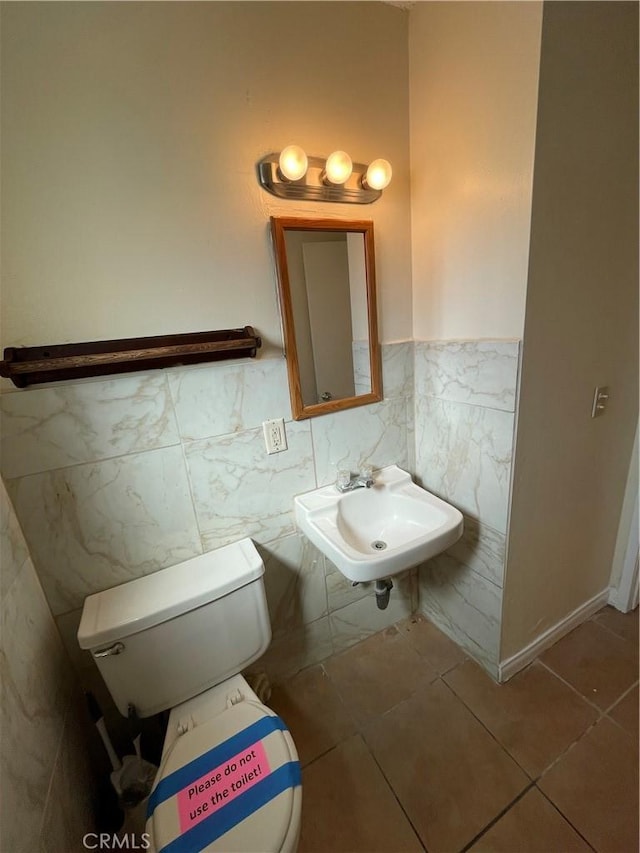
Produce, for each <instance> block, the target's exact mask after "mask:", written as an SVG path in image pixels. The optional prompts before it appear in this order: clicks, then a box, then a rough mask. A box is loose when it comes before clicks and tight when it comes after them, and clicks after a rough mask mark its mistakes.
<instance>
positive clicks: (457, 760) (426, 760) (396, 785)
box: [364, 681, 529, 853]
mask: <svg viewBox="0 0 640 853" xmlns="http://www.w3.org/2000/svg"><path fill="white" fill-rule="evenodd" d="M364 735H365V738H366V740H367V742H368V744H369V746H370V748H371V750H372V752H373V755H374V757H375V759H376V761H377V762H378V764H379V766H380V767H381V768H382V771H383V772H384V774H385V776H386V778H387V780H388V781H389V783H390V785H391V786H392V788H393V790H394V791H395V794H396V796H397V797H398V799H399V800H400V802H401V804H402V806H403V808H404V810H405V812H406V813H407V815H408V816H409V819H410V820H411V822H412V824H413V826H414V827H415V829H416V831H417V832H418V834H419V836H420V838H421V840H422V842H423V844H424V845H425V847H426V848H427V849H428V850H429V853H438V851H443V853H444V851H446V853H451V851H455V850H461V849H462V848H463V847H464V846H465V844H468V843H469V842H470V841H471V840H472V839H473V838H474V837H475V836H476V835H477V834H478V833H479V832H480V831H481V830H482V829H483V828H484V827H485V826H486V825H487V824H488V823H489V822H490V821H491V820H493V819H494V818H495V817H496V816H497V815H498V814H499V813H500V812H501V811H502V810H503V809H504V808H505V807H506V806H507V805H508V804H509V803H510V802H511V801H512V800H513V799H515V798H516V797H517V796H518V794H519V793H520V792H521V791H522V790H523V789H524V788H525V787H526V785H527V784H528V781H529V780H528V779H527V777H526V775H525V774H524V773H523V772H522V770H521V769H520V768H519V767H518V766H517V765H516V764H515V762H514V761H512V759H511V758H510V757H509V756H508V755H507V753H506V752H505V751H504V750H503V749H502V747H501V746H500V745H499V744H498V743H497V742H496V741H495V740H494V739H493V738H492V737H491V735H490V734H489V733H488V732H487V731H486V729H485V728H483V726H482V725H481V724H480V723H479V722H478V720H476V718H475V717H474V716H473V715H472V714H471V712H470V711H469V710H468V709H467V708H466V707H465V706H464V704H463V703H462V702H461V701H460V700H459V699H458V698H457V697H456V696H455V694H454V693H453V692H452V691H451V690H450V689H449V688H448V687H447V686H446V685H445V684H444V683H443V682H442V681H437V682H435V683H434V684H432V685H430V686H428V687H426V688H423V689H422V690H420V691H419V692H418V693H417V694H416V695H414V696H413V697H412V698H411V699H408V700H407V701H406V702H403V703H402V704H401V705H398V706H397V707H396V708H394V709H393V710H392V711H389V713H387V714H385V715H384V717H381V718H380V719H379V720H376V721H375V722H374V723H372V724H371V725H370V726H369V727H368V728H367V729H366V730H365V732H364Z"/></svg>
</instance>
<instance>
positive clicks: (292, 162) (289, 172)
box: [278, 145, 309, 181]
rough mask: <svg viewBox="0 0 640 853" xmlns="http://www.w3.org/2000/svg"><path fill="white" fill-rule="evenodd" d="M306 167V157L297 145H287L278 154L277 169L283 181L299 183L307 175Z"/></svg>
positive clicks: (307, 165) (307, 164) (307, 163)
mask: <svg viewBox="0 0 640 853" xmlns="http://www.w3.org/2000/svg"><path fill="white" fill-rule="evenodd" d="M308 167H309V162H308V160H307V155H306V154H305V152H304V148H300V146H299V145H287V147H286V148H283V149H282V151H281V152H280V157H279V158H278V169H279V171H280V175H281V177H282V178H283V180H285V181H299V180H300V178H304V176H305V175H306V174H307V168H308Z"/></svg>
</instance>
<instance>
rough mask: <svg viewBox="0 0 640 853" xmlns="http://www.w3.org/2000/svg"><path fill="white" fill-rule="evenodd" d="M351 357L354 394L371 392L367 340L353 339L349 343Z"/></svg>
mask: <svg viewBox="0 0 640 853" xmlns="http://www.w3.org/2000/svg"><path fill="white" fill-rule="evenodd" d="M351 354H352V357H353V382H354V385H355V393H356V394H370V393H371V358H370V356H369V342H368V341H353V342H352V344H351Z"/></svg>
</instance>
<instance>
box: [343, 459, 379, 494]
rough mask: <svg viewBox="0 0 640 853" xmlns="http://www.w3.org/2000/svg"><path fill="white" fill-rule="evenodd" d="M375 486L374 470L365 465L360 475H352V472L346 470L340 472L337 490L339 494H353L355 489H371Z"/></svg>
mask: <svg viewBox="0 0 640 853" xmlns="http://www.w3.org/2000/svg"><path fill="white" fill-rule="evenodd" d="M373 484H374V479H373V468H372V467H371V465H363V466H362V467H361V468H360V473H359V474H352V473H351V471H346V470H341V471H338V479H337V480H336V489H337V490H338V491H339V492H343V493H344V492H352V491H354V489H370V488H371V486H373Z"/></svg>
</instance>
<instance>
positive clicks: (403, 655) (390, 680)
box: [324, 628, 437, 724]
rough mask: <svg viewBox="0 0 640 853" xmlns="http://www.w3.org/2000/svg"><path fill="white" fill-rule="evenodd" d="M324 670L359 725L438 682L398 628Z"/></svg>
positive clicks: (353, 649)
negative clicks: (429, 684) (419, 689)
mask: <svg viewBox="0 0 640 853" xmlns="http://www.w3.org/2000/svg"><path fill="white" fill-rule="evenodd" d="M324 666H325V670H326V671H327V673H328V675H329V677H330V678H331V680H332V681H333V683H334V684H335V685H336V687H337V688H338V691H339V692H340V695H341V696H342V698H343V700H344V702H345V704H346V705H347V707H348V708H349V709H350V710H351V712H352V713H353V715H354V716H355V718H356V720H357V721H358V722H359V723H360V724H364V723H366V722H367V721H368V720H369V719H371V718H372V717H373V716H375V715H378V714H383V713H384V712H385V711H388V710H389V708H393V706H394V705H397V704H398V702H402V701H403V700H404V699H407V698H408V697H409V696H411V695H412V693H414V692H415V691H416V690H417V689H418V688H419V687H421V686H424V685H426V684H428V683H430V682H431V681H433V680H434V679H435V678H437V673H436V672H435V671H434V670H433V669H432V668H431V667H430V666H429V664H428V663H427V662H426V661H425V660H424V658H422V657H421V656H420V655H419V654H418V653H417V652H416V651H415V650H414V649H412V648H411V646H410V645H409V644H408V643H407V642H406V641H405V639H404V637H403V636H402V635H401V634H400V633H399V632H398V630H397V629H396V628H388V629H387V630H385V631H381V632H380V633H378V634H374V636H373V637H369V639H367V640H365V641H364V642H362V643H358V645H356V646H352V647H351V648H350V649H348V650H347V651H346V652H342V654H339V655H335V656H334V657H332V658H331V659H330V660H328V661H326V662H325V665H324Z"/></svg>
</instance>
